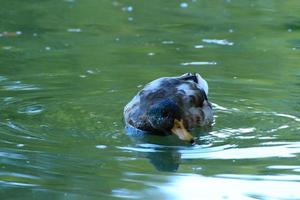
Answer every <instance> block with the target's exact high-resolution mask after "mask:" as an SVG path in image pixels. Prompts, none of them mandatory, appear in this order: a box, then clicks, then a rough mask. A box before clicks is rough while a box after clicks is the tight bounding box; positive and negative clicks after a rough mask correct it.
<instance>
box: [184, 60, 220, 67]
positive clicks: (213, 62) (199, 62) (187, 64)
mask: <svg viewBox="0 0 300 200" xmlns="http://www.w3.org/2000/svg"><path fill="white" fill-rule="evenodd" d="M216 64H217V62H215V61H197V62H196V61H195V62H184V63H181V65H182V66H189V65H216Z"/></svg>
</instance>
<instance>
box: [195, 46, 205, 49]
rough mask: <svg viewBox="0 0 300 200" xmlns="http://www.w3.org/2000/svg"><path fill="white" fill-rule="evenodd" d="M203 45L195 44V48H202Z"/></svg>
mask: <svg viewBox="0 0 300 200" xmlns="http://www.w3.org/2000/svg"><path fill="white" fill-rule="evenodd" d="M203 47H204V46H203V45H195V49H202V48H203Z"/></svg>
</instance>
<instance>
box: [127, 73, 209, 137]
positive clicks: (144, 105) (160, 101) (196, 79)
mask: <svg viewBox="0 0 300 200" xmlns="http://www.w3.org/2000/svg"><path fill="white" fill-rule="evenodd" d="M207 95H208V85H207V83H206V81H205V80H204V79H203V78H202V77H201V76H200V75H199V74H197V73H196V74H191V73H187V74H184V75H182V76H179V77H164V78H159V79H156V80H154V81H152V82H150V83H148V84H147V85H146V86H145V87H144V88H143V89H142V90H141V91H139V92H138V94H137V95H136V96H135V97H134V98H133V99H132V100H131V101H130V102H129V103H128V104H127V105H126V106H125V108H124V119H125V123H126V124H129V125H131V126H133V127H135V128H137V129H140V130H142V131H145V132H151V133H155V134H162V135H163V134H169V133H172V132H173V133H175V134H176V135H177V136H178V137H179V138H180V139H182V140H188V141H193V138H192V136H191V135H190V134H189V133H188V132H187V131H186V129H191V128H194V127H197V126H204V125H207V124H210V123H211V122H212V121H213V112H212V107H211V104H210V103H209V101H208V99H207Z"/></svg>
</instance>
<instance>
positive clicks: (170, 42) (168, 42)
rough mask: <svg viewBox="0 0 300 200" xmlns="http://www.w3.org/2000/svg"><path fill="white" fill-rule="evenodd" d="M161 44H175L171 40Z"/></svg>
mask: <svg viewBox="0 0 300 200" xmlns="http://www.w3.org/2000/svg"><path fill="white" fill-rule="evenodd" d="M161 43H162V44H174V43H175V42H174V41H172V40H169V41H162V42H161Z"/></svg>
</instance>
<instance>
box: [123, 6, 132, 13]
mask: <svg viewBox="0 0 300 200" xmlns="http://www.w3.org/2000/svg"><path fill="white" fill-rule="evenodd" d="M122 10H123V11H127V12H132V11H133V7H132V6H127V7H123V8H122Z"/></svg>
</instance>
